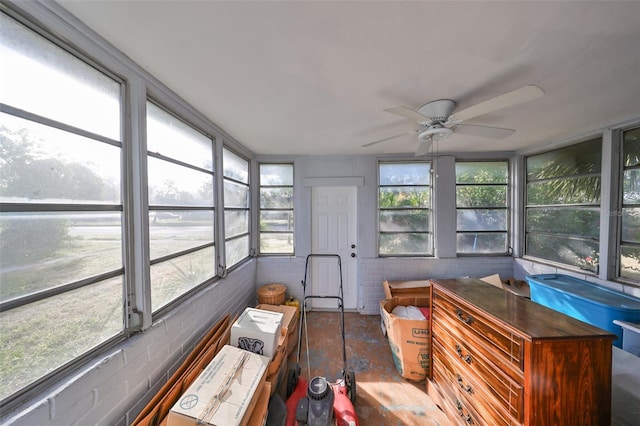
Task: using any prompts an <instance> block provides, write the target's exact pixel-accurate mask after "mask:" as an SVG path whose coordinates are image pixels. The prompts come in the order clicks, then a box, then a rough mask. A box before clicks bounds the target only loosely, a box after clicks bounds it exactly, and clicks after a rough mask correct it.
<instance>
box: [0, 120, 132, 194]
mask: <svg viewBox="0 0 640 426" xmlns="http://www.w3.org/2000/svg"><path fill="white" fill-rule="evenodd" d="M0 159H1V160H0V165H1V166H2V167H0V201H10V202H39V203H44V202H46V203H111V204H118V203H120V148H118V147H116V146H112V145H109V144H106V143H101V142H96V141H94V140H91V139H87V138H84V137H82V136H77V135H74V134H72V133H68V132H64V131H62V130H57V129H54V128H51V127H48V126H43V125H41V124H37V123H34V122H31V121H27V120H23V119H20V118H17V117H13V116H10V115H8V114H3V113H0Z"/></svg>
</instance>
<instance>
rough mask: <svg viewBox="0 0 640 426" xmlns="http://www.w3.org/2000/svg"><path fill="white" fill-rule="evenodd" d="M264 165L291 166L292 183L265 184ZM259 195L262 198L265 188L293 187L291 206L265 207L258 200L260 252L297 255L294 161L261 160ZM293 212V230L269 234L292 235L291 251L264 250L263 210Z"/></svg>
mask: <svg viewBox="0 0 640 426" xmlns="http://www.w3.org/2000/svg"><path fill="white" fill-rule="evenodd" d="M262 166H290V168H291V185H263V183H262ZM258 180H259V183H258V197H259V199H260V198H261V194H262V189H263V188H283V189H284V188H291V198H292V200H291V208H263V207H262V205H261V203H260V202H258V244H257V246H258V254H259V255H260V256H295V253H296V244H295V166H294V163H293V162H284V161H282V162H259V163H258ZM263 211H264V212H291V216H292V217H293V228H292V230H291V231H268V232H265V233H269V234H281V235H291V240H292V250H291V251H290V252H263V251H262V248H261V247H262V244H261V241H262V233H263V232H262V230H261V228H260V223H261V220H262V219H261V218H262V212H263Z"/></svg>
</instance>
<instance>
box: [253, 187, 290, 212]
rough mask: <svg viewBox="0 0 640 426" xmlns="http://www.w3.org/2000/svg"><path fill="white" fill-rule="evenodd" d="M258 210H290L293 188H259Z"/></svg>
mask: <svg viewBox="0 0 640 426" xmlns="http://www.w3.org/2000/svg"><path fill="white" fill-rule="evenodd" d="M260 208H262V209H292V208H293V188H261V189H260Z"/></svg>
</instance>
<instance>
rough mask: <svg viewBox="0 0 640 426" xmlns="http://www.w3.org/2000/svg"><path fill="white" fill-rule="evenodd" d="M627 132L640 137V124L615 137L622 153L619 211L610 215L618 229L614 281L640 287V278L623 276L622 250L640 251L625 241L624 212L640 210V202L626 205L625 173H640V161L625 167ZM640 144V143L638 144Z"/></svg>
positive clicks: (631, 243) (633, 243) (619, 132)
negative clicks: (635, 133)
mask: <svg viewBox="0 0 640 426" xmlns="http://www.w3.org/2000/svg"><path fill="white" fill-rule="evenodd" d="M627 132H638V134H639V135H640V123H635V125H632V126H628V127H625V128H621V129H619V131H617V132H616V133H615V135H617V136H618V141H617V142H618V143H619V147H620V149H619V152H620V158H619V171H620V173H619V177H618V180H619V182H618V185H619V190H618V194H617V209H616V210H615V211H614V212H613V214H611V213H610V214H609V217H610V218H613V217H615V218H616V219H617V220H616V223H615V224H616V228H617V235H616V239H615V248H614V251H613V252H614V253H615V260H614V261H613V264H614V265H615V273H614V279H615V280H617V281H620V282H623V283H625V284H629V285H634V286H640V276H639V277H638V278H633V277H630V276H623V275H622V267H623V262H622V250H623V246H627V247H632V248H635V249H638V250H640V242H632V241H625V240H624V239H623V228H624V219H625V215H624V211H625V209H640V201H639V202H635V203H625V188H624V181H625V172H626V171H627V170H637V171H639V172H640V161H638V162H637V164H634V165H632V166H625V134H626V133H627ZM638 143H639V144H640V141H639V142H638Z"/></svg>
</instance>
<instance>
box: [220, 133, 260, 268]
mask: <svg viewBox="0 0 640 426" xmlns="http://www.w3.org/2000/svg"><path fill="white" fill-rule="evenodd" d="M225 151H226V152H229V153H231V154H232V155H234V156H235V157H237V158H239V159H241V160H243V161H246V163H247V181H246V182H243V181H241V180H239V179H237V178H234V177H230V176H227V175H226V174H225V167H224V152H225ZM221 164H222V169H221V171H220V176H221V182H222V187H223V190H222V199H223V206H222V207H223V214H222V223H223V224H224V227H223V229H222V231H223V234H224V258H222V259H223V261H224V274H226V273H227V272H229V271H231V270H233V269H235V268H237V267H238V266H240V265H242V264H243V263H244V262H245V261H246V260H247V259H249V258H251V257H252V256H253V255H254V249H253V248H252V241H251V239H252V236H253V234H252V231H251V229H252V226H251V222H252V215H251V213H252V198H251V189H252V185H251V183H252V173H251V171H252V168H251V160H249V159H248V158H246V157H245V156H243V155H241V154H240V153H238V152H237V151H236V150H234V149H232V148H231V147H229V146H227V145H224V146H223V147H222V156H221ZM227 182H230V183H233V184H235V185H238V186H241V187H244V188H246V190H247V196H246V203H247V207H246V208H244V207H228V206H227V200H226V199H225V189H224V186H225V184H226V183H227ZM227 212H246V216H247V231H246V232H242V233H239V234H234V235H232V236H229V233H228V232H227V229H228V228H227V223H226V214H227ZM242 238H247V255H246V256H245V257H243V258H240V259H238V260H237V261H236V262H235V263H233V264H231V265H229V264H228V259H229V251H230V250H228V248H229V243H230V242H234V241H238V240H240V239H242Z"/></svg>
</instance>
